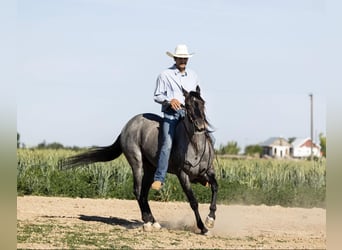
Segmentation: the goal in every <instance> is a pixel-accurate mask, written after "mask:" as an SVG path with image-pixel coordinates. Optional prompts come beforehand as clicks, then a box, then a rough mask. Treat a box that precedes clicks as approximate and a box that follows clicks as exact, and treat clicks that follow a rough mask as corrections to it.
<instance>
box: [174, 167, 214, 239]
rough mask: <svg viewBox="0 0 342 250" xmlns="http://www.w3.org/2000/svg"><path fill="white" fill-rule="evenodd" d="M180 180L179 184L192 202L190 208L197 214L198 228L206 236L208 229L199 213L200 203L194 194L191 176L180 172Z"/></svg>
mask: <svg viewBox="0 0 342 250" xmlns="http://www.w3.org/2000/svg"><path fill="white" fill-rule="evenodd" d="M178 179H179V182H180V184H181V186H182V188H183V190H184V192H185V194H186V196H187V198H188V200H189V202H190V206H191V208H192V210H193V211H194V213H195V217H196V223H197V227H198V228H199V229H200V230H201V233H202V234H206V233H207V232H208V229H207V228H206V227H205V226H204V224H203V222H202V219H201V216H200V214H199V211H198V201H197V200H196V197H195V195H194V192H193V191H192V189H191V184H190V180H189V176H188V175H187V174H186V173H184V172H183V171H181V172H180V174H179V175H178Z"/></svg>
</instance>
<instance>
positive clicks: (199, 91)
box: [196, 85, 201, 95]
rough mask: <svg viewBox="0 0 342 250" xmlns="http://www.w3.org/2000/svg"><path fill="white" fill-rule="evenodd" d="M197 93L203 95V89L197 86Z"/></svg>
mask: <svg viewBox="0 0 342 250" xmlns="http://www.w3.org/2000/svg"><path fill="white" fill-rule="evenodd" d="M196 92H197V93H198V94H199V95H201V88H200V86H199V85H197V86H196Z"/></svg>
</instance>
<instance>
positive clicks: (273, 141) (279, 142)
mask: <svg viewBox="0 0 342 250" xmlns="http://www.w3.org/2000/svg"><path fill="white" fill-rule="evenodd" d="M260 146H262V147H271V146H287V147H290V146H291V144H290V143H289V142H288V141H287V140H286V139H285V138H282V137H271V138H269V139H268V140H266V141H264V142H262V143H260Z"/></svg>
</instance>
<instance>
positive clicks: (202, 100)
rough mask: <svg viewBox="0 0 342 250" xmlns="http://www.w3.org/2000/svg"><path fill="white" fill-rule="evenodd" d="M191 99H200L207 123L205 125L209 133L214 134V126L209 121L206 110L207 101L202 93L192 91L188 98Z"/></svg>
mask: <svg viewBox="0 0 342 250" xmlns="http://www.w3.org/2000/svg"><path fill="white" fill-rule="evenodd" d="M191 97H195V98H197V99H199V100H200V101H201V102H202V104H203V105H200V109H201V112H202V113H203V114H204V121H205V124H206V129H207V132H213V131H214V127H213V126H212V124H211V123H210V122H209V121H208V119H207V115H206V110H205V100H204V99H203V97H202V96H201V93H200V92H198V91H190V92H189V95H188V97H187V98H191ZM209 128H210V129H209Z"/></svg>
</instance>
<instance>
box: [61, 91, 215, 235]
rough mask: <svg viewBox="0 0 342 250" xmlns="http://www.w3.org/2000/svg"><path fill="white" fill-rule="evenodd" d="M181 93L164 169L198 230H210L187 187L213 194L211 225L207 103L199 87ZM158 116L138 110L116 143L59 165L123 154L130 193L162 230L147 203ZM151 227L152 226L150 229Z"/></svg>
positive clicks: (156, 146)
mask: <svg viewBox="0 0 342 250" xmlns="http://www.w3.org/2000/svg"><path fill="white" fill-rule="evenodd" d="M183 94H184V96H185V107H184V108H185V113H186V115H185V118H184V119H182V120H181V121H180V122H179V123H178V125H177V128H176V133H175V138H174V142H173V146H172V151H171V156H170V160H169V167H168V172H169V173H172V174H175V175H176V176H177V177H178V179H179V182H180V184H181V186H182V188H183V190H184V192H185V194H186V196H187V198H188V200H189V202H190V206H191V208H192V209H193V211H194V213H195V217H196V222H197V227H198V228H199V229H200V230H201V233H202V234H206V233H207V232H208V229H207V228H206V227H205V226H204V224H203V222H202V220H201V217H200V214H199V211H198V202H197V200H196V198H195V195H194V193H193V191H192V189H191V185H190V184H191V183H200V184H202V185H208V184H209V185H210V187H211V192H212V197H211V204H210V212H209V215H208V216H207V218H206V221H205V224H206V226H207V227H209V228H212V227H213V226H214V221H215V211H216V196H217V190H218V184H217V181H216V179H215V171H214V168H213V165H212V164H213V158H214V148H213V143H212V141H211V139H210V137H209V136H208V132H207V131H208V126H209V123H208V122H207V119H206V116H205V106H204V104H205V102H204V100H203V99H202V97H201V95H200V88H199V87H197V88H196V91H191V92H187V91H185V90H183ZM161 123H162V118H161V117H160V116H158V115H155V114H148V113H145V114H140V115H136V116H135V117H133V118H132V119H131V120H130V121H129V122H128V123H127V124H126V125H125V127H124V128H123V129H122V131H121V134H120V135H119V136H118V137H117V139H116V141H115V142H114V143H113V144H112V145H110V146H107V147H96V148H93V149H90V150H89V151H87V152H85V153H82V154H79V155H76V156H72V157H69V158H67V159H65V160H63V161H62V162H61V168H62V169H66V168H68V167H74V166H77V165H82V164H89V163H93V162H106V161H111V160H114V159H115V158H117V157H118V156H120V155H121V154H122V153H123V154H124V155H125V157H126V158H127V161H128V162H129V164H130V166H131V168H132V171H133V177H134V194H135V197H136V199H137V201H138V203H139V207H140V211H141V215H142V220H143V221H144V223H145V224H144V228H145V226H146V225H149V226H150V229H149V230H151V228H152V229H153V228H160V225H159V223H158V222H157V221H156V220H155V218H154V217H153V215H152V213H151V209H150V206H149V204H148V200H147V198H148V192H149V190H150V186H151V184H152V182H153V177H154V173H155V169H156V165H157V159H158V155H159V149H160V142H161V138H160V136H161V133H160V129H161V127H162V126H161ZM151 226H152V227H151Z"/></svg>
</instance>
